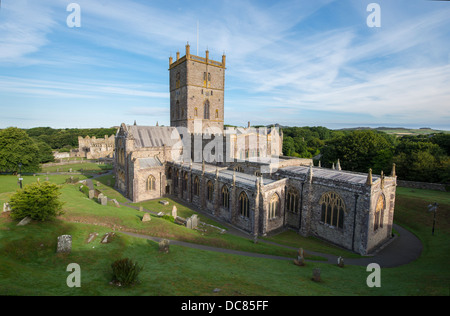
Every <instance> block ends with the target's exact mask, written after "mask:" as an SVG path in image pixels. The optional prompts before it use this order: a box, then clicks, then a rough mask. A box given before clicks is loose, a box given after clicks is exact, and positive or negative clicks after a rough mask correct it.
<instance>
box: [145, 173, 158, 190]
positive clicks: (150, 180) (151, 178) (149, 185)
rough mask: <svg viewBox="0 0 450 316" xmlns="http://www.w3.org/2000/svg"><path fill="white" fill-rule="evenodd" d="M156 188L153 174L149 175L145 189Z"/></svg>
mask: <svg viewBox="0 0 450 316" xmlns="http://www.w3.org/2000/svg"><path fill="white" fill-rule="evenodd" d="M155 190H156V179H155V177H154V176H152V175H149V176H148V178H147V191H155Z"/></svg>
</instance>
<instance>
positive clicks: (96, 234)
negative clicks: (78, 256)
mask: <svg viewBox="0 0 450 316" xmlns="http://www.w3.org/2000/svg"><path fill="white" fill-rule="evenodd" d="M97 236H98V233H90V234H89V237H88V239H87V241H86V243H88V244H89V243H91V242H92V241H93V240H94V239H95V238H97Z"/></svg>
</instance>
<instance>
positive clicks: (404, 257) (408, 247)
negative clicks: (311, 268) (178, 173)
mask: <svg viewBox="0 0 450 316" xmlns="http://www.w3.org/2000/svg"><path fill="white" fill-rule="evenodd" d="M394 227H395V229H396V230H397V231H398V233H399V235H398V236H396V237H395V238H394V239H393V240H391V241H390V242H389V244H388V245H386V246H385V247H384V248H383V249H381V250H379V251H378V252H377V253H376V254H375V255H373V256H370V257H363V258H357V259H353V258H346V259H344V261H345V265H358V266H367V265H368V264H370V263H377V264H379V265H380V267H381V268H392V267H397V266H401V265H404V264H407V263H410V262H412V261H414V260H416V259H417V258H419V257H420V254H421V252H422V243H421V242H420V240H419V239H418V238H417V237H416V236H415V235H414V234H412V233H410V232H409V231H407V230H406V229H404V228H402V227H400V226H398V225H395V224H394ZM227 232H228V233H234V234H238V235H240V236H241V237H244V236H242V235H243V234H244V233H242V232H239V231H236V230H234V229H230V230H228V231H227ZM121 233H123V234H126V235H129V236H132V237H138V238H145V239H149V240H153V241H156V242H159V241H161V240H162V239H163V238H158V237H152V236H148V235H141V234H136V233H131V232H123V231H122V232H121ZM247 238H248V239H250V236H248V235H247ZM258 242H267V243H271V244H275V245H277V246H281V247H286V248H290V249H294V250H297V249H298V248H293V247H288V246H285V245H280V244H276V243H273V242H268V241H265V240H261V239H259V240H258ZM170 244H172V245H178V246H184V247H190V248H195V249H200V250H207V251H216V252H222V253H228V254H234V255H243V256H250V257H258V258H267V259H278V260H294V258H289V257H281V256H274V255H266V254H260V253H254V252H246V251H239V250H233V249H225V248H217V247H211V246H205V245H200V244H193V243H188V242H184V241H178V240H170ZM305 251H306V252H308V254H312V255H316V256H320V257H324V258H326V259H328V261H316V262H321V263H330V264H337V258H338V256H335V255H330V254H325V253H318V252H313V251H308V250H306V249H305ZM305 261H308V262H311V261H313V260H305Z"/></svg>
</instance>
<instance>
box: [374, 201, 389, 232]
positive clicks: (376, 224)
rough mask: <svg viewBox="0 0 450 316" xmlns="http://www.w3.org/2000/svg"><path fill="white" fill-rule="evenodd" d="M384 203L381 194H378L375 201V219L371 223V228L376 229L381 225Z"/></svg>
mask: <svg viewBox="0 0 450 316" xmlns="http://www.w3.org/2000/svg"><path fill="white" fill-rule="evenodd" d="M385 206H386V203H385V201H384V196H383V194H381V195H380V197H379V198H378V201H377V206H376V208H375V219H374V224H373V230H374V231H375V230H377V229H378V228H380V227H383V218H384V209H385Z"/></svg>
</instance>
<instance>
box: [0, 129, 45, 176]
mask: <svg viewBox="0 0 450 316" xmlns="http://www.w3.org/2000/svg"><path fill="white" fill-rule="evenodd" d="M19 163H20V164H22V168H21V169H22V172H34V171H37V170H39V150H38V147H37V146H36V144H35V143H34V142H33V140H32V139H31V138H30V137H29V136H28V134H27V133H26V132H25V131H23V130H21V129H19V128H16V127H9V128H6V129H4V130H1V131H0V171H5V172H18V171H19V169H20V168H19Z"/></svg>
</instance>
